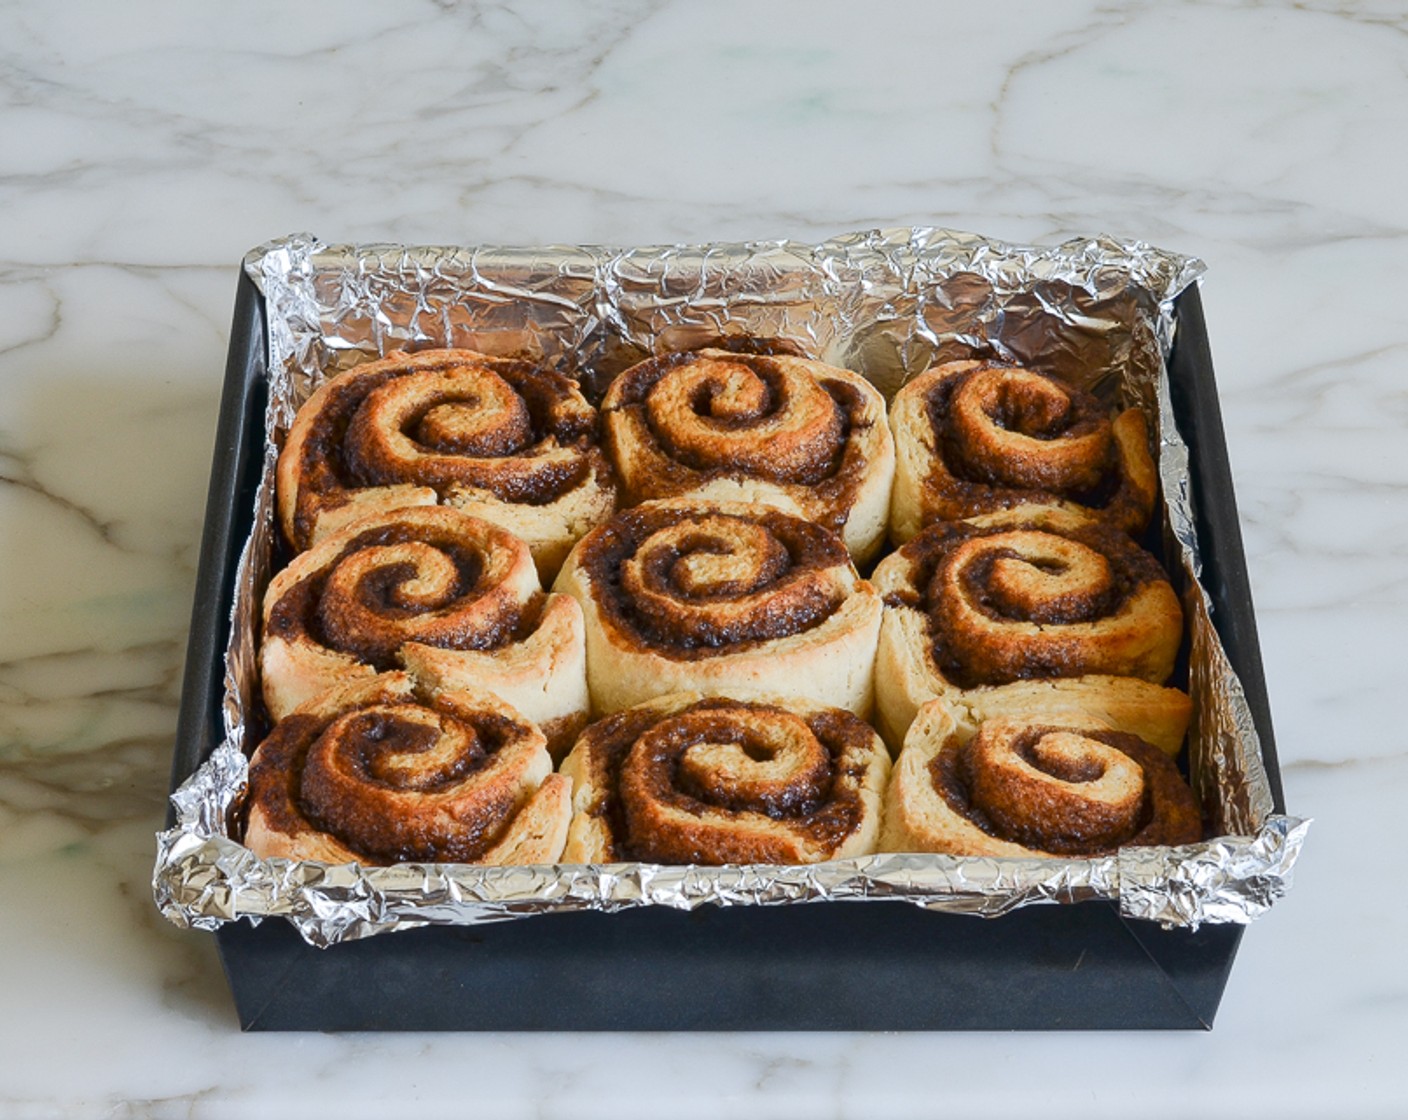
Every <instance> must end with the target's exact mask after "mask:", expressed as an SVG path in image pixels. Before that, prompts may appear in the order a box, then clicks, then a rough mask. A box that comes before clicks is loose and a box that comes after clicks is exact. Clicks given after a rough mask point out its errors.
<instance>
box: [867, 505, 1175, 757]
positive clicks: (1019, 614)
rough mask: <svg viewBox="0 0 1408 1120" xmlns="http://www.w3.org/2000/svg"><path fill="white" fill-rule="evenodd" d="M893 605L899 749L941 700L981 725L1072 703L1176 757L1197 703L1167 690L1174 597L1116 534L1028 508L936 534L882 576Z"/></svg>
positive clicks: (886, 643)
mask: <svg viewBox="0 0 1408 1120" xmlns="http://www.w3.org/2000/svg"><path fill="white" fill-rule="evenodd" d="M873 579H874V581H875V584H876V586H877V587H878V588H879V590H880V592H881V594H882V595H883V596H884V597H885V605H886V610H885V621H884V624H883V626H882V627H881V633H880V647H879V653H878V655H877V661H876V701H877V707H878V711H879V726H880V730H881V733H882V734H883V735H884V736H885V741H886V742H887V743H889V744H890V745H891V747H892V748H895V749H898V747H899V744H900V742H901V741H902V740H903V738H904V734H905V731H906V730H907V729H908V727H909V725H910V723H911V722H912V721H913V719H914V715H915V712H916V711H917V710H918V708H919V706H920V705H921V704H922V703H924V702H925V701H926V700H930V699H933V698H934V697H937V696H945V697H949V698H951V699H952V701H953V703H954V704H955V705H959V706H961V707H963V708H965V709H967V710H968V711H969V712H970V714H971V715H972V718H973V719H982V718H987V717H992V716H996V715H1013V716H1023V715H1027V714H1030V713H1033V712H1047V711H1058V710H1065V709H1074V710H1076V711H1080V712H1084V713H1086V714H1087V715H1088V716H1094V717H1097V718H1104V719H1106V720H1107V721H1108V722H1110V723H1112V724H1113V725H1115V726H1118V727H1122V728H1128V729H1129V730H1131V731H1133V732H1134V733H1136V734H1138V735H1139V736H1140V737H1141V738H1143V739H1146V740H1148V741H1149V742H1151V743H1154V744H1156V745H1157V746H1159V747H1160V748H1162V749H1163V750H1165V751H1167V752H1168V753H1170V754H1176V753H1177V752H1178V748H1179V744H1180V743H1181V742H1182V739H1183V733H1184V731H1185V730H1186V728H1187V724H1188V716H1189V711H1190V709H1189V702H1188V697H1187V696H1186V695H1184V694H1183V693H1182V692H1179V691H1178V690H1176V689H1171V688H1162V687H1160V685H1161V684H1162V682H1164V681H1166V680H1167V679H1168V678H1169V676H1170V674H1171V673H1172V672H1173V665H1174V660H1175V658H1176V656H1177V654H1178V648H1179V645H1180V643H1181V640H1182V633H1183V621H1182V620H1183V615H1182V610H1181V609H1180V607H1179V604H1178V597H1177V596H1176V595H1175V594H1174V591H1173V588H1172V587H1170V586H1169V583H1168V579H1167V577H1166V576H1165V574H1164V572H1163V569H1162V568H1160V567H1159V563H1158V561H1157V560H1155V559H1154V557H1152V556H1150V555H1149V554H1148V553H1147V552H1145V551H1144V550H1143V549H1141V548H1139V547H1138V546H1137V545H1136V544H1134V542H1133V541H1131V540H1130V539H1129V538H1128V537H1127V536H1125V535H1124V534H1123V533H1120V532H1119V531H1117V530H1115V529H1113V528H1111V527H1109V526H1107V525H1101V524H1094V523H1089V522H1087V521H1085V520H1084V519H1083V518H1081V517H1078V516H1075V515H1072V514H1070V513H1067V512H1065V511H1062V510H1056V509H1046V508H1040V507H1022V508H1018V509H1014V510H1005V511H1000V512H998V513H994V514H988V515H986V516H984V517H975V518H972V519H971V520H970V521H968V522H941V523H939V524H936V525H932V526H930V527H929V528H928V529H926V530H925V531H924V532H923V533H921V534H920V535H919V536H917V537H915V538H914V539H913V540H912V541H910V542H909V543H908V544H906V545H905V546H904V547H903V548H901V549H900V550H899V551H898V552H896V553H894V554H892V555H891V556H889V557H887V558H886V559H885V560H884V561H883V562H882V563H881V564H880V566H879V567H878V568H877V569H876V570H875V575H874V577H873Z"/></svg>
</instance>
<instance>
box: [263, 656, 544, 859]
mask: <svg viewBox="0 0 1408 1120" xmlns="http://www.w3.org/2000/svg"><path fill="white" fill-rule="evenodd" d="M248 806H249V815H248V824H247V825H246V828H245V840H244V842H245V845H246V846H247V847H248V848H249V849H250V850H251V851H253V852H254V853H255V854H256V855H259V856H262V857H264V858H266V859H267V858H270V857H274V856H282V857H285V858H287V859H314V860H322V861H325V862H328V863H352V862H356V863H363V864H369V865H379V864H391V863H404V862H417V863H428V862H437V863H480V864H530V863H552V862H554V861H556V860H557V858H558V856H559V855H560V854H561V852H562V845H563V843H564V842H565V840H566V837H567V826H568V822H569V820H570V818H571V784H570V783H569V782H568V780H567V779H566V778H564V777H563V776H562V775H560V774H554V773H553V772H552V759H551V758H549V757H548V752H547V744H546V742H545V740H544V739H543V734H542V732H541V731H540V730H539V729H538V728H537V727H536V726H535V725H534V724H533V723H532V722H530V721H529V720H526V719H524V718H523V716H522V715H521V714H519V713H518V712H516V711H515V710H514V709H513V708H511V707H510V706H509V705H507V704H505V703H504V702H503V701H501V700H499V699H497V698H496V697H494V696H491V695H489V694H488V693H475V692H466V691H459V692H456V691H445V692H438V691H434V690H424V689H422V690H421V692H420V694H419V695H418V694H417V690H416V687H415V686H414V685H413V684H412V682H411V680H410V678H409V677H408V676H407V675H406V674H405V673H401V672H394V673H384V674H381V675H379V676H376V677H373V678H371V679H370V680H366V681H358V682H356V683H355V684H351V685H348V686H345V687H343V688H340V689H334V690H333V691H332V692H328V693H324V694H323V695H321V696H319V697H318V698H317V699H315V700H313V701H311V702H310V703H308V704H305V705H304V706H303V707H301V708H299V709H297V710H296V711H295V712H293V713H292V714H290V715H288V716H286V717H285V718H284V719H282V720H280V721H279V722H278V723H277V724H276V725H275V727H274V730H273V731H271V732H270V733H269V736H268V738H266V739H265V740H264V741H263V742H262V743H261V744H260V745H259V749H258V750H256V751H255V752H254V758H253V759H252V761H251V762H250V768H249V798H248Z"/></svg>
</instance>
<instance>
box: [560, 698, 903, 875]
mask: <svg viewBox="0 0 1408 1120" xmlns="http://www.w3.org/2000/svg"><path fill="white" fill-rule="evenodd" d="M889 770H890V758H889V755H888V753H887V752H886V751H885V746H884V744H883V743H881V742H880V739H879V737H878V736H877V735H876V734H875V732H874V731H873V730H871V728H870V726H869V725H868V724H866V723H864V722H862V721H861V720H860V719H858V718H857V717H856V716H854V715H852V714H851V713H850V712H847V711H844V710H842V709H838V708H830V707H826V706H824V705H821V704H815V703H811V702H809V701H797V700H778V699H770V700H758V701H753V702H746V701H742V700H731V699H725V698H706V697H701V696H700V695H699V694H698V693H695V692H686V693H676V694H673V695H670V696H663V697H659V698H657V699H655V700H651V701H648V702H646V703H644V704H641V705H639V706H637V707H634V708H630V709H627V710H626V711H623V712H618V713H616V714H615V715H613V716H608V717H607V718H606V719H603V720H600V721H598V722H597V723H594V724H593V725H592V726H591V727H589V728H588V729H587V730H586V732H585V733H584V734H583V735H582V737H581V738H580V739H579V740H578V741H577V745H576V746H575V747H573V748H572V753H571V754H570V755H568V756H567V760H566V761H565V762H564V763H563V765H562V773H563V774H564V775H566V776H568V777H570V778H571V779H572V785H573V794H572V804H573V816H572V824H571V827H570V829H569V831H568V839H567V847H566V850H565V851H564V852H563V857H562V858H563V862H564V863H609V862H618V861H623V860H641V861H644V862H647V863H695V864H708V865H718V864H725V863H792V864H795V863H816V862H819V861H821V860H827V859H840V858H844V857H846V856H857V855H866V854H868V853H870V852H873V851H874V850H875V844H876V841H877V839H878V837H879V833H880V802H881V796H882V793H883V790H884V787H885V779H886V778H887V777H888V775H889Z"/></svg>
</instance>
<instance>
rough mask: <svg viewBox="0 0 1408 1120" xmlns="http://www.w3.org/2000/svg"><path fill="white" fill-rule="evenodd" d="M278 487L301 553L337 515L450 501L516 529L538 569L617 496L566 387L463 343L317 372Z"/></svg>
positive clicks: (585, 414) (558, 379)
mask: <svg viewBox="0 0 1408 1120" xmlns="http://www.w3.org/2000/svg"><path fill="white" fill-rule="evenodd" d="M278 495H279V516H280V521H281V523H282V525H283V528H284V533H285V535H286V536H287V537H288V539H289V541H290V542H291V543H292V544H293V545H294V547H295V548H298V549H304V548H308V547H310V546H311V545H312V544H313V543H315V542H316V541H318V540H319V539H321V538H322V537H323V536H325V535H326V534H328V533H329V532H333V531H335V530H336V529H337V528H338V527H340V526H341V525H342V524H345V523H346V521H347V520H348V519H355V518H358V517H361V516H363V515H365V514H368V513H374V512H377V511H379V510H386V509H395V508H400V507H402V506H407V505H433V504H435V503H436V502H447V503H449V504H452V505H458V506H461V507H463V508H466V509H468V510H470V512H472V513H474V514H475V515H476V516H480V517H484V518H485V519H487V520H489V521H493V522H494V523H496V524H501V525H504V526H505V527H506V528H508V529H511V530H513V531H515V532H517V533H518V534H519V535H520V536H522V537H524V539H525V540H527V541H528V543H529V546H530V548H531V549H532V550H533V554H534V558H535V560H537V561H538V562H539V564H540V567H542V568H543V570H544V574H545V578H549V579H550V578H551V577H552V576H553V575H554V574H555V573H556V570H557V565H558V564H560V563H561V559H562V556H564V555H565V554H566V552H567V550H568V549H569V548H570V547H571V545H572V543H573V542H575V541H576V540H577V539H578V538H579V537H581V536H582V534H583V533H585V532H586V531H587V530H588V529H589V528H591V526H592V525H594V524H596V523H598V522H600V521H601V520H603V519H604V518H605V517H607V516H609V515H610V513H611V510H612V509H613V508H614V505H615V491H614V485H613V483H612V479H611V472H610V469H609V467H608V465H607V462H606V459H605V456H604V454H603V453H602V451H601V450H600V448H599V447H598V418H597V415H596V412H595V410H594V409H593V408H592V407H591V406H590V405H589V404H588V403H587V401H586V399H585V398H584V397H583V396H582V394H581V391H580V390H579V389H578V388H577V386H576V384H575V383H574V382H572V381H571V380H570V379H568V378H566V377H563V376H562V375H561V374H557V373H554V372H552V371H551V370H545V369H541V368H538V367H536V366H533V365H531V364H530V363H527V362H520V361H514V360H511V359H507V358H491V357H488V356H486V355H484V354H478V353H475V352H474V351H471V350H426V351H422V352H420V353H417V354H403V353H399V352H397V353H393V354H389V355H387V356H386V357H385V358H383V359H381V360H380V361H374V362H368V363H366V364H364V365H361V366H358V367H356V368H355V369H352V370H349V371H348V372H346V373H344V374H341V375H339V376H338V377H335V378H333V379H331V380H329V381H328V382H326V383H325V384H324V385H323V386H322V387H321V388H319V389H318V390H317V392H315V393H314V394H313V396H312V397H311V398H310V399H309V400H308V401H307V403H305V404H304V405H303V407H302V408H301V409H299V412H298V416H297V418H296V419H295V420H294V424H293V427H292V428H291V430H290V431H289V435H288V439H287V440H286V442H285V444H284V448H283V451H282V453H281V454H280V456H279V466H278Z"/></svg>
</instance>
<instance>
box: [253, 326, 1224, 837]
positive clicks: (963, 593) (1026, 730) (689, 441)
mask: <svg viewBox="0 0 1408 1120" xmlns="http://www.w3.org/2000/svg"><path fill="white" fill-rule="evenodd" d="M1147 438H1148V437H1147V427H1146V425H1145V422H1144V419H1143V417H1142V416H1141V415H1140V414H1139V413H1138V412H1137V411H1135V410H1128V409H1127V410H1124V411H1118V410H1115V409H1113V408H1111V407H1109V406H1108V405H1107V404H1105V403H1102V402H1101V401H1098V400H1097V399H1096V398H1094V397H1092V396H1091V395H1090V394H1088V393H1084V392H1082V391H1080V390H1078V389H1076V388H1075V387H1073V386H1070V385H1067V384H1065V383H1064V382H1062V381H1060V380H1058V379H1056V378H1054V377H1051V376H1048V375H1044V374H1041V373H1038V372H1036V371H1033V370H1027V369H1021V368H1018V367H1015V366H1003V365H999V364H996V363H979V362H966V363H949V364H947V365H943V366H939V367H936V368H935V369H933V370H931V371H929V372H928V373H926V374H924V375H922V376H920V377H919V378H916V379H915V380H914V381H912V382H911V383H910V384H909V385H908V386H906V388H905V389H904V390H902V391H901V393H900V394H899V395H898V396H897V398H896V400H895V401H894V402H892V404H891V406H890V408H889V409H888V411H887V408H886V404H885V401H884V399H883V398H882V397H881V395H880V394H879V393H878V392H877V391H876V390H875V389H874V388H873V387H871V386H870V385H869V383H868V382H866V381H865V379H864V378H863V377H861V376H860V375H859V374H856V373H854V372H851V371H847V370H841V369H837V368H835V367H832V366H828V365H825V364H823V363H821V362H816V361H812V360H809V359H806V358H803V357H800V356H798V355H797V354H796V352H795V347H793V346H791V345H790V344H775V345H774V344H766V343H764V344H756V343H753V344H749V345H747V346H744V347H737V346H735V347H714V348H706V349H702V350H698V351H690V352H684V353H672V354H664V355H659V356H657V357H654V358H651V359H648V360H646V361H644V362H641V363H640V364H638V365H637V366H635V367H632V368H631V369H628V370H626V371H624V372H623V373H621V374H620V375H619V376H618V377H617V378H616V379H615V380H614V381H613V382H612V384H611V385H610V386H609V387H608V388H607V390H606V393H605V396H604V398H603V400H602V401H601V404H600V408H599V409H598V408H594V407H593V406H592V404H591V403H589V402H588V401H587V400H586V398H585V397H584V396H583V395H582V393H581V391H580V390H579V389H578V387H577V386H576V384H575V383H574V382H572V381H570V380H569V379H567V378H565V377H562V376H561V375H560V374H557V373H555V372H552V371H549V370H544V369H538V368H536V367H534V366H532V365H531V364H530V363H527V362H521V361H512V360H507V359H500V358H491V357H487V356H485V355H481V354H477V353H474V352H471V351H464V350H435V351H424V352H420V353H417V354H414V355H407V354H401V353H395V354H390V355H388V356H387V357H385V358H383V359H381V360H379V361H373V362H369V363H366V364H364V365H362V366H359V367H356V368H355V369H353V370H350V371H348V372H347V373H344V374H341V375H339V376H337V377H335V378H332V379H330V380H329V381H328V382H326V383H325V384H324V385H323V386H322V387H321V388H319V389H318V390H317V392H316V393H314V394H313V396H312V397H311V398H310V399H309V400H308V402H307V403H306V404H305V405H304V406H303V407H302V408H301V409H300V411H299V413H298V416H297V417H296V419H295V422H294V424H293V427H292V429H291V431H290V433H289V435H288V437H287V439H286V440H285V442H284V447H283V451H282V454H281V456H280V460H279V466H278V473H277V483H278V495H277V497H278V508H279V511H280V520H281V525H282V528H283V531H284V536H285V541H286V544H287V546H288V552H289V554H290V558H289V560H288V562H287V563H286V564H285V565H284V566H283V567H282V569H281V570H280V571H279V572H278V573H277V574H276V575H275V576H274V578H273V580H272V581H271V583H270V586H269V588H268V591H267V593H266V596H265V601H264V612H263V627H264V628H263V637H262V644H261V650H260V667H261V675H262V681H263V695H264V699H265V706H266V708H267V710H268V714H269V716H270V720H271V722H272V723H273V730H272V731H271V732H270V734H269V735H268V736H267V737H266V739H265V740H264V741H263V742H262V743H261V744H260V745H259V747H258V748H257V749H256V751H255V754H254V757H253V760H252V763H251V782H250V798H249V811H248V820H249V824H248V827H247V829H246V834H245V842H246V844H247V845H248V846H249V847H250V848H251V849H252V850H254V851H255V852H256V853H258V854H260V855H263V856H285V857H290V858H305V859H321V860H327V861H333V862H345V861H354V860H355V861H357V862H361V863H364V864H372V865H375V864H386V863H396V862H406V861H411V862H458V863H498V864H504V863H552V862H565V863H585V862H612V861H619V860H640V861H645V862H657V863H678V864H705V865H718V864H736V863H777V864H789V863H812V862H818V861H823V860H830V859H839V858H844V857H848V856H856V855H866V854H872V853H875V852H880V851H906V852H911V851H912V852H944V853H950V854H956V855H988V856H990V855H1027V856H1033V855H1034V856H1052V857H1068V858H1076V857H1082V856H1095V855H1103V854H1106V853H1108V852H1111V851H1114V850H1115V849H1117V848H1119V847H1121V846H1124V845H1131V844H1181V843H1189V842H1193V841H1196V840H1198V839H1200V838H1201V835H1202V830H1201V822H1200V819H1199V815H1198V810H1197V805H1196V802H1195V801H1194V799H1193V795H1192V793H1191V792H1190V791H1189V789H1188V786H1187V784H1186V782H1185V781H1184V780H1183V778H1182V777H1181V776H1180V774H1179V771H1178V768H1177V766H1176V764H1175V762H1174V759H1175V757H1176V756H1177V754H1178V752H1179V750H1180V747H1181V744H1182V740H1183V737H1184V733H1185V731H1186V728H1187V724H1188V718H1189V712H1190V704H1189V700H1188V697H1187V696H1186V695H1185V694H1184V693H1183V692H1181V691H1179V690H1178V689H1176V688H1174V687H1170V686H1169V678H1170V677H1171V676H1173V674H1174V668H1175V661H1176V657H1177V654H1178V650H1179V647H1180V644H1181V642H1182V637H1183V624H1182V615H1181V610H1180V607H1179V603H1178V599H1177V597H1176V596H1175V594H1174V592H1173V590H1172V588H1171V587H1170V586H1169V583H1168V581H1167V577H1166V575H1165V574H1164V572H1163V570H1162V569H1161V567H1160V566H1159V563H1158V561H1157V560H1156V559H1155V558H1154V557H1153V556H1152V555H1150V554H1149V553H1148V552H1146V551H1145V550H1144V549H1143V548H1141V547H1140V545H1139V544H1138V543H1136V539H1135V537H1136V535H1137V534H1139V533H1140V532H1141V531H1142V530H1143V528H1144V526H1145V525H1146V524H1147V522H1148V520H1149V517H1150V511H1151V510H1152V508H1153V503H1154V498H1155V490H1154V481H1153V480H1154V478H1155V475H1154V473H1153V468H1152V461H1151V460H1150V458H1149V451H1148V446H1147ZM887 539H888V544H887ZM857 565H860V567H859V568H858V566H857ZM872 566H873V570H872V571H870V572H869V576H868V578H867V577H866V576H863V575H862V572H863V571H865V570H867V569H870V568H872Z"/></svg>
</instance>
